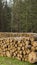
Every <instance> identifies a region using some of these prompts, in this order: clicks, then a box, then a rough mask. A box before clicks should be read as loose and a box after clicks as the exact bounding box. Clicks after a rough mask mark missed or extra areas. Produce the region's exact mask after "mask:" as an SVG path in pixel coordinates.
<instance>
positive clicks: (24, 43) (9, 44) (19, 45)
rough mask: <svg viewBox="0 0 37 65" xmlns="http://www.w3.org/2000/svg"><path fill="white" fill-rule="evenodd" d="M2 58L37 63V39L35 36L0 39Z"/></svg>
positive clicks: (0, 54)
mask: <svg viewBox="0 0 37 65" xmlns="http://www.w3.org/2000/svg"><path fill="white" fill-rule="evenodd" d="M0 56H7V57H13V58H17V59H19V60H21V61H29V62H30V63H35V62H37V38H35V37H33V36H24V37H9V38H8V37H7V38H0Z"/></svg>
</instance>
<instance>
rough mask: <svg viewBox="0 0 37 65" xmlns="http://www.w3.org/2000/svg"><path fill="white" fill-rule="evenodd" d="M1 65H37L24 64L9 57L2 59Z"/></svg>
mask: <svg viewBox="0 0 37 65" xmlns="http://www.w3.org/2000/svg"><path fill="white" fill-rule="evenodd" d="M0 65H37V64H31V63H29V62H23V61H19V60H17V59H13V58H8V57H0Z"/></svg>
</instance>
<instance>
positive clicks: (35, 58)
mask: <svg viewBox="0 0 37 65" xmlns="http://www.w3.org/2000/svg"><path fill="white" fill-rule="evenodd" d="M28 61H29V62H30V63H35V62H36V61H37V55H36V53H35V52H31V53H30V54H29V56H28Z"/></svg>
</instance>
